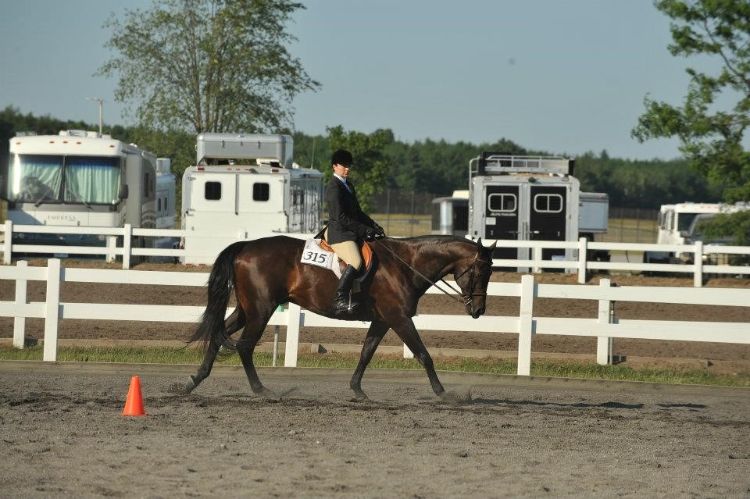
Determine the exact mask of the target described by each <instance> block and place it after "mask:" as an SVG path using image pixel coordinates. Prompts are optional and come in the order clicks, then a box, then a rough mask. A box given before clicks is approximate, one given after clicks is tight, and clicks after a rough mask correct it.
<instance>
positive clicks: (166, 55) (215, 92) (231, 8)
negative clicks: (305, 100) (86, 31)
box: [98, 0, 320, 133]
mask: <svg viewBox="0 0 750 499" xmlns="http://www.w3.org/2000/svg"><path fill="white" fill-rule="evenodd" d="M301 8H304V7H303V5H302V4H301V3H297V2H293V1H291V0H156V1H155V2H154V5H153V6H152V7H151V9H150V10H145V11H142V10H140V9H135V10H131V9H126V10H125V14H124V16H122V17H115V16H112V17H110V19H109V20H108V21H107V22H106V23H105V27H107V28H111V29H112V37H111V38H110V40H109V42H108V43H107V45H108V47H110V48H111V49H113V50H114V51H115V52H116V53H117V54H118V55H116V56H114V57H113V58H112V59H110V60H109V61H107V62H106V63H105V64H104V65H102V66H101V67H100V68H99V71H98V74H100V75H103V76H107V77H111V76H119V81H118V85H117V89H116V92H115V98H116V99H117V100H118V101H121V102H122V101H134V102H135V103H137V105H138V107H137V117H138V121H139V123H140V124H141V125H143V126H145V127H147V128H152V129H157V130H179V131H191V132H194V133H201V132H226V131H229V132H239V131H242V132H246V133H253V132H262V131H271V130H276V129H278V128H280V127H282V126H283V125H285V124H288V123H291V113H290V111H289V105H290V103H291V101H292V99H293V98H294V96H295V95H297V94H299V93H300V92H302V91H306V90H315V89H317V88H318V87H319V86H320V85H319V83H318V82H316V81H314V80H312V79H311V78H310V77H309V76H308V75H307V73H306V72H305V71H304V69H303V68H302V65H301V63H300V61H299V60H297V59H296V58H294V57H292V56H291V55H290V54H289V52H288V51H287V49H286V45H287V44H288V43H289V42H291V41H293V40H294V39H295V38H294V37H293V36H292V35H291V34H289V33H288V32H287V31H286V27H285V25H286V22H287V21H288V20H289V18H290V16H291V14H292V13H293V12H294V11H296V10H297V9H301Z"/></svg>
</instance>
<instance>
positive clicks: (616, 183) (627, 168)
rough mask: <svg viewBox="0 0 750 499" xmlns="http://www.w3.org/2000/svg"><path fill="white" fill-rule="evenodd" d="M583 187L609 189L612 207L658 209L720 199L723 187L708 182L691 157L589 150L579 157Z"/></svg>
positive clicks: (577, 168)
mask: <svg viewBox="0 0 750 499" xmlns="http://www.w3.org/2000/svg"><path fill="white" fill-rule="evenodd" d="M575 176H576V177H577V178H578V179H579V180H580V181H581V190H583V191H589V192H606V193H608V194H609V203H610V206H617V207H633V208H636V207H637V208H645V209H657V208H659V206H660V205H662V204H668V203H681V202H684V201H694V202H717V201H719V200H720V199H721V186H720V185H710V184H708V183H706V181H705V178H704V177H703V176H702V175H701V174H700V173H699V172H697V171H696V170H694V169H692V168H690V165H689V162H688V161H687V160H683V159H678V160H670V161H661V160H627V159H619V158H610V157H609V156H608V155H607V154H606V151H603V152H602V154H600V155H599V156H598V157H597V156H596V155H594V153H591V152H587V153H585V154H583V155H582V156H579V157H578V158H576V168H575Z"/></svg>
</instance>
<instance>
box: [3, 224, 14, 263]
mask: <svg viewBox="0 0 750 499" xmlns="http://www.w3.org/2000/svg"><path fill="white" fill-rule="evenodd" d="M12 249H13V222H12V221H11V220H6V221H5V233H4V234H3V264H5V265H10V262H11V261H12V258H13V255H12V254H11V250H12Z"/></svg>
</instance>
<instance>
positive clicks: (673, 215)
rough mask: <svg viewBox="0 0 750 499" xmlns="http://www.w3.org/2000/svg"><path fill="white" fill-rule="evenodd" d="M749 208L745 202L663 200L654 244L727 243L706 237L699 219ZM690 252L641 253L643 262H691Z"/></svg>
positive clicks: (706, 219) (702, 220) (691, 254)
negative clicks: (706, 238)
mask: <svg viewBox="0 0 750 499" xmlns="http://www.w3.org/2000/svg"><path fill="white" fill-rule="evenodd" d="M743 210H750V204H748V203H736V204H723V203H689V202H686V203H676V204H664V205H662V206H661V207H660V208H659V220H658V229H657V230H658V231H657V235H656V243H657V244H664V245H667V244H671V245H683V244H693V243H695V242H696V241H703V242H704V243H705V244H726V241H706V240H704V238H703V236H702V234H701V233H700V230H701V223H705V222H708V220H709V219H711V218H713V217H715V216H716V215H718V214H720V213H727V214H730V213H737V212H739V211H743ZM692 258H693V253H692V252H672V251H647V252H646V253H644V255H643V260H644V262H646V263H691V262H692Z"/></svg>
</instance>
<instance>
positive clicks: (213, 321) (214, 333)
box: [188, 241, 246, 345]
mask: <svg viewBox="0 0 750 499" xmlns="http://www.w3.org/2000/svg"><path fill="white" fill-rule="evenodd" d="M245 244H246V242H245V241H238V242H236V243H234V244H231V245H229V246H227V247H226V248H224V250H222V252H221V253H219V256H218V257H217V258H216V261H215V262H214V266H213V268H212V269H211V275H210V276H209V277H208V305H206V310H205V311H204V312H203V316H202V317H201V322H200V325H199V326H198V329H196V330H195V333H193V336H191V337H190V340H188V343H192V342H194V341H199V340H200V341H203V343H204V345H208V342H209V340H210V339H211V338H212V337H214V338H215V339H216V340H217V341H218V342H219V343H222V342H223V341H224V339H225V337H226V329H225V327H224V316H225V315H226V313H227V304H228V303H229V293H230V292H231V290H232V288H233V287H234V260H235V258H236V257H237V255H238V254H239V252H240V251H242V248H244V246H245Z"/></svg>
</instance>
